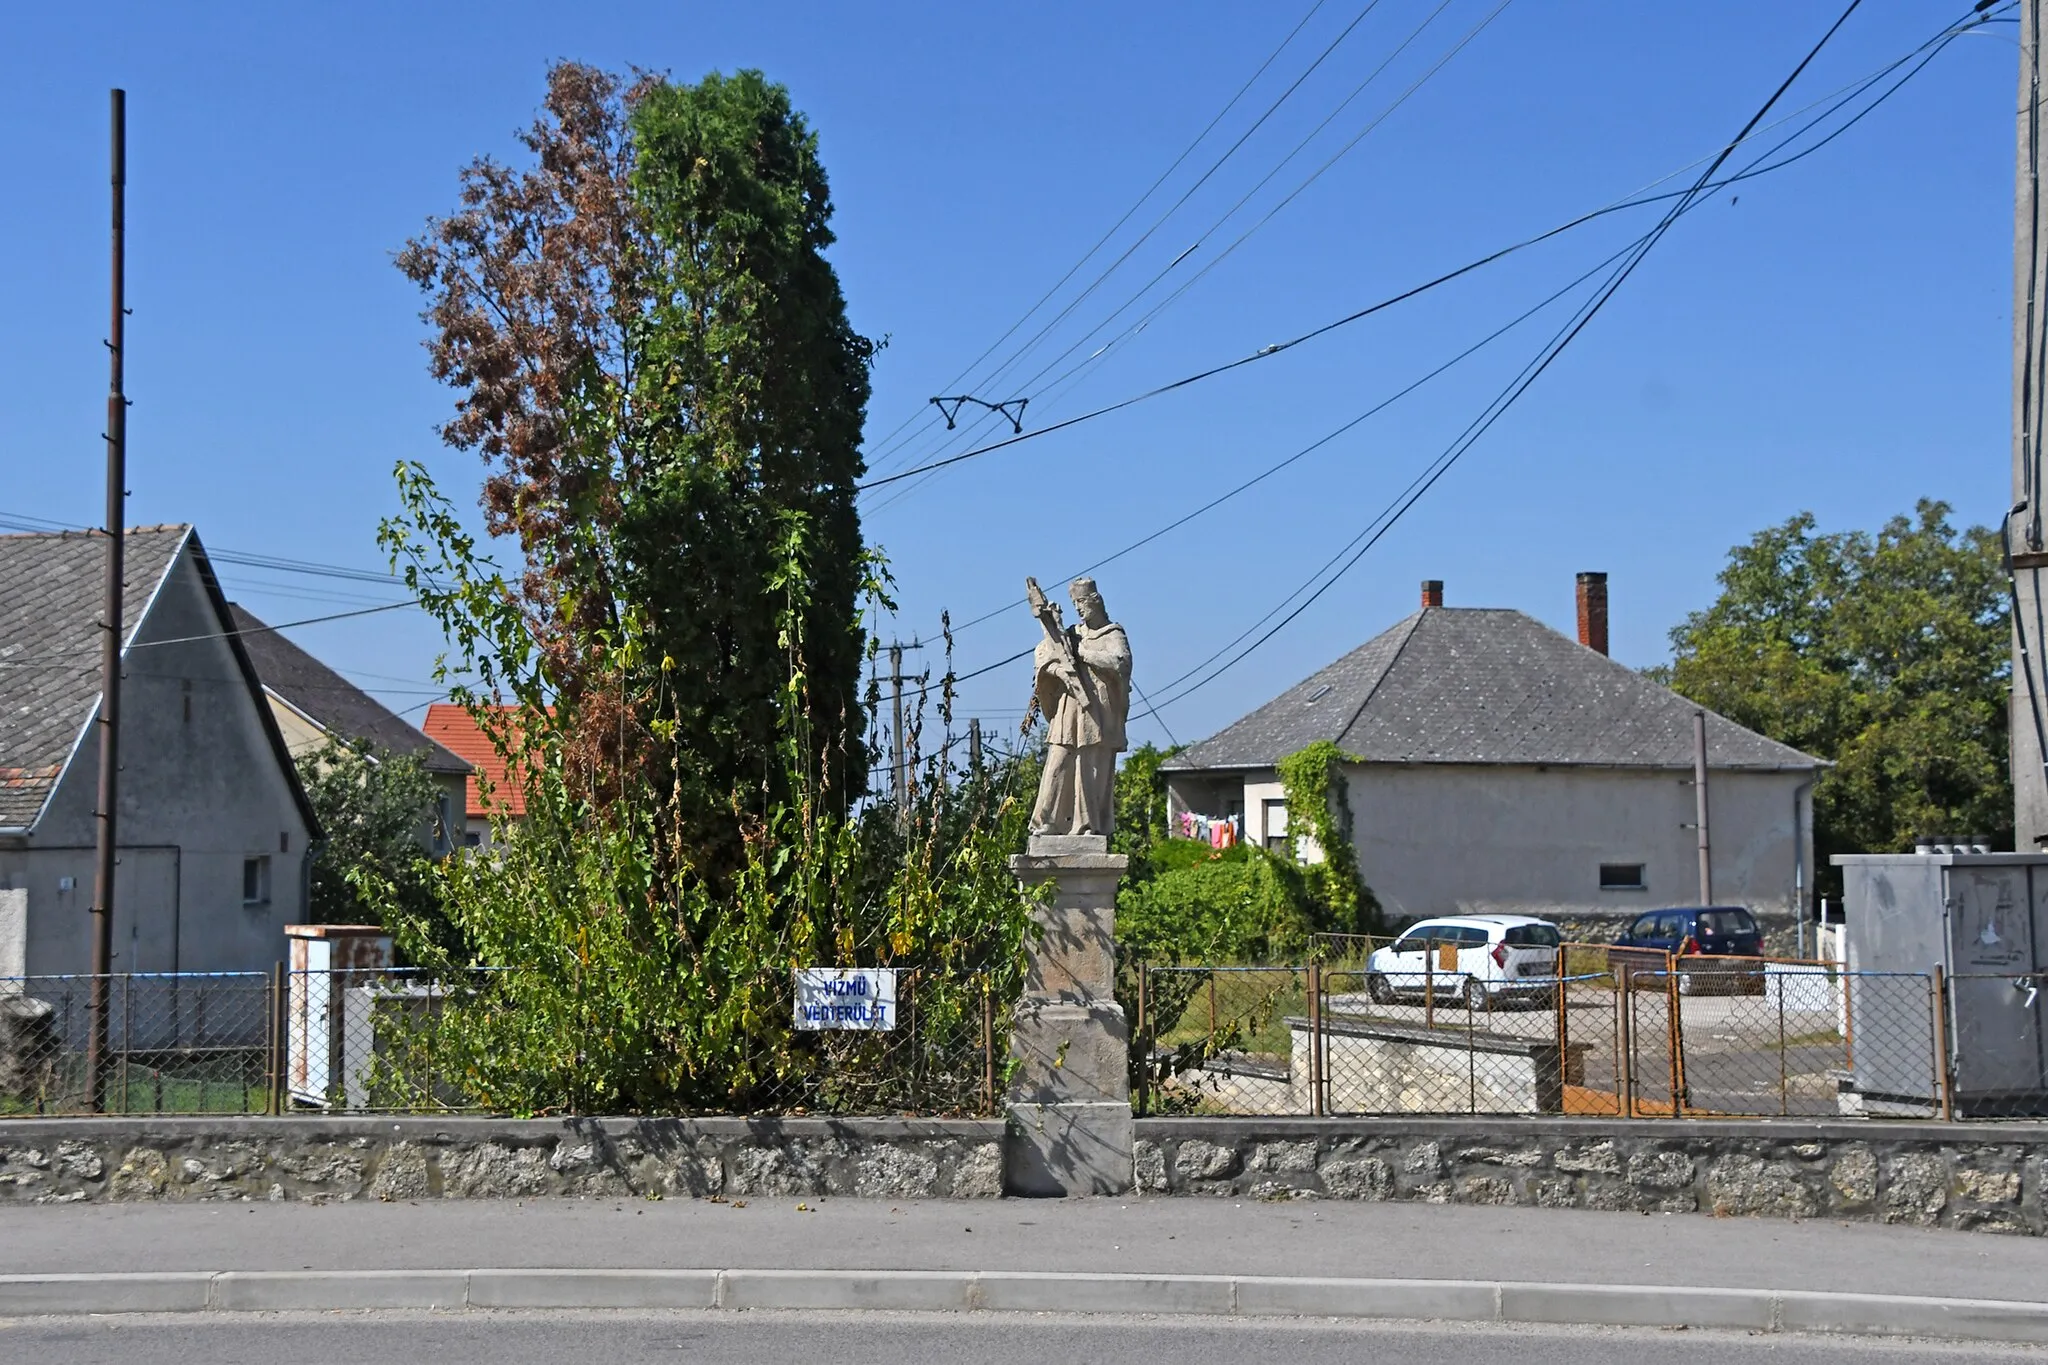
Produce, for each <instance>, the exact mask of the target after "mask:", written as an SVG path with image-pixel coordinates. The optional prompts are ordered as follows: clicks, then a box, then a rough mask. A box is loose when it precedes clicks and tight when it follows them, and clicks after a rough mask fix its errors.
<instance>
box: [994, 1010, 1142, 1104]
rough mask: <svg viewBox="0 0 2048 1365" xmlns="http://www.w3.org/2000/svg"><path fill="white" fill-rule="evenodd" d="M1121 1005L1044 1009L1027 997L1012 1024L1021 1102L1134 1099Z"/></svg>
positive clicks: (1013, 1088)
mask: <svg viewBox="0 0 2048 1365" xmlns="http://www.w3.org/2000/svg"><path fill="white" fill-rule="evenodd" d="M1127 1037H1128V1035H1127V1033H1126V1025H1125V1022H1124V1012H1123V1009H1122V1007H1120V1006H1118V1005H1115V1004H1112V1003H1109V1002H1106V1001H1097V1002H1096V1003H1094V1004H1088V1005H1041V1004H1035V1003H1033V1002H1032V1001H1030V1000H1029V999H1028V998H1027V999H1026V1001H1025V1003H1024V1004H1022V1005H1020V1006H1018V1008H1017V1012H1016V1015H1015V1016H1014V1018H1013V1019H1012V1020H1011V1024H1010V1055H1011V1056H1012V1057H1015V1058H1016V1059H1017V1061H1018V1069H1017V1072H1016V1075H1015V1077H1014V1078H1013V1079H1012V1081H1011V1084H1010V1099H1011V1100H1012V1101H1013V1102H1016V1103H1020V1104H1066V1103H1118V1104H1123V1105H1126V1106H1128V1105H1129V1104H1130V1099H1131V1082H1130V1062H1129V1058H1130V1044H1129V1042H1128V1041H1127Z"/></svg>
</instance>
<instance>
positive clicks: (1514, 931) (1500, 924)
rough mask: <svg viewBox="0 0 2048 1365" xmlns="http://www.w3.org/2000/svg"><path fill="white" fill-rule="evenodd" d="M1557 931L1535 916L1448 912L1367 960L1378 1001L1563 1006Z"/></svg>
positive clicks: (1369, 987)
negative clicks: (1427, 998)
mask: <svg viewBox="0 0 2048 1365" xmlns="http://www.w3.org/2000/svg"><path fill="white" fill-rule="evenodd" d="M1562 941H1563V938H1562V936H1561V935H1560V934H1559V933H1558V932H1557V926H1556V925H1554V924H1552V923H1550V922H1549V921H1548V920H1541V919H1537V918H1535V917H1534V916H1531V915H1447V916H1444V917H1443V918H1441V919H1426V920H1423V921H1421V922H1419V923H1417V924H1412V925H1410V926H1409V927H1408V928H1407V930H1405V931H1404V932H1403V933H1402V935H1401V936H1400V937H1399V938H1397V939H1395V940H1394V941H1393V942H1392V943H1390V944H1388V945H1387V946H1386V947H1384V948H1381V949H1378V950H1377V951H1375V952H1374V953H1373V954H1372V956H1371V957H1369V958H1367V959H1366V963H1365V970H1366V978H1365V989H1366V993H1367V994H1368V995H1370V996H1371V997H1372V999H1373V1002H1374V1003H1375V1004H1380V1005H1391V1004H1393V1003H1395V1002H1396V1001H1398V1000H1400V999H1401V998H1402V997H1404V996H1415V997H1420V996H1423V995H1425V994H1435V995H1438V996H1450V997H1452V998H1453V999H1463V1000H1464V1002H1465V1003H1466V1005H1468V1006H1469V1007H1471V1008H1472V1009H1475V1010H1484V1009H1491V1008H1492V1007H1493V1004H1494V1002H1495V1001H1501V1000H1509V999H1516V1000H1525V1001H1530V1002H1532V1003H1537V1004H1545V1003H1550V1002H1553V1001H1555V999H1556V990H1557V945H1558V944H1559V943H1561V942H1562Z"/></svg>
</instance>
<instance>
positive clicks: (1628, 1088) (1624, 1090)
mask: <svg viewBox="0 0 2048 1365" xmlns="http://www.w3.org/2000/svg"><path fill="white" fill-rule="evenodd" d="M1635 977H1636V974H1635V973H1634V972H1632V971H1630V970H1629V967H1628V964H1627V963H1626V962H1624V963H1622V966H1621V971H1620V972H1619V973H1618V974H1617V975H1616V977H1615V983H1616V987H1617V989H1616V991H1615V993H1614V1089H1615V1092H1616V1099H1617V1100H1618V1102H1619V1107H1620V1109H1621V1116H1622V1117H1623V1118H1626V1119H1632V1118H1634V1117H1635V1116H1636V1056H1635V1054H1636V1039H1635V1022H1636V1018H1635V1016H1636V980H1635Z"/></svg>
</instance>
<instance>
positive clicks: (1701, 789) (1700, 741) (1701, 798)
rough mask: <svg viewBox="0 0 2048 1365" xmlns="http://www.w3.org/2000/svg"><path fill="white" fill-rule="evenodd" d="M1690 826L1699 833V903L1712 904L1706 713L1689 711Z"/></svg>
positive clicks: (1712, 865)
mask: <svg viewBox="0 0 2048 1365" xmlns="http://www.w3.org/2000/svg"><path fill="white" fill-rule="evenodd" d="M1692 799H1693V812H1694V815H1693V827H1694V828H1695V829H1696V830H1698V831H1699V836H1700V904H1701V905H1712V904H1713V903H1714V859H1713V855H1712V854H1711V853H1710V852H1709V851H1708V846H1707V713H1706V712H1705V711H1695V712H1693V713H1692Z"/></svg>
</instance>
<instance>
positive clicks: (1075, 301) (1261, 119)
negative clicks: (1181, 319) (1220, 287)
mask: <svg viewBox="0 0 2048 1365" xmlns="http://www.w3.org/2000/svg"><path fill="white" fill-rule="evenodd" d="M1449 3H1451V0H1442V4H1440V5H1439V10H1441V8H1442V5H1444V4H1449ZM1379 5H1380V0H1366V4H1365V6H1364V7H1363V8H1362V9H1360V10H1359V11H1358V13H1357V14H1356V15H1354V16H1353V17H1352V20H1351V22H1350V23H1348V24H1346V25H1345V26H1344V28H1343V31H1342V32H1340V33H1338V35H1337V36H1336V37H1335V38H1332V39H1331V40H1330V42H1329V43H1328V45H1327V46H1325V47H1324V48H1323V50H1322V51H1321V52H1319V53H1317V54H1316V57H1315V60H1314V61H1312V62H1310V63H1309V64H1308V66H1307V68H1306V69H1304V70H1303V71H1302V73H1301V74H1300V75H1299V76H1296V77H1295V78H1294V81H1293V83H1292V84H1290V85H1289V86H1288V87H1287V88H1286V89H1285V90H1283V91H1281V92H1280V95H1279V97H1278V98H1276V99H1275V100H1274V101H1273V102H1272V103H1271V104H1269V105H1267V106H1266V109H1265V112H1264V113H1262V114H1260V115H1259V116H1258V118H1256V119H1254V120H1253V121H1252V126H1251V127H1249V128H1247V129H1245V130H1244V132H1242V133H1240V134H1239V135H1238V138H1237V141H1235V142H1233V143H1231V144H1230V146H1229V147H1228V148H1227V149H1226V150H1225V151H1224V153H1223V155H1221V156H1219V157H1217V158H1216V160H1215V161H1213V162H1211V163H1210V165H1209V169H1207V170H1206V171H1203V172H1202V174H1201V175H1200V176H1198V177H1197V178H1196V180H1195V183H1194V184H1192V185H1190V186H1188V188H1187V189H1186V190H1184V191H1182V192H1181V196H1180V198H1178V199H1176V200H1174V202H1173V205H1172V206H1171V207H1170V208H1168V209H1167V210H1166V212H1164V213H1162V214H1160V215H1159V217H1157V218H1156V219H1154V220H1153V221H1152V225H1151V226H1150V227H1148V228H1146V229H1145V231H1144V232H1142V233H1140V234H1139V236H1138V239H1137V240H1136V241H1134V242H1132V243H1131V244H1130V245H1129V246H1127V247H1125V248H1124V251H1123V254H1122V255H1120V256H1118V257H1117V258H1116V259H1115V260H1114V261H1112V262H1110V263H1109V265H1108V266H1107V267H1106V268H1105V269H1104V270H1103V271H1102V272H1101V273H1100V274H1098V275H1097V276H1096V277H1095V278H1094V279H1093V280H1091V281H1090V282H1089V284H1088V286H1087V288H1085V289H1083V290H1082V291H1081V292H1080V293H1079V294H1076V295H1075V296H1074V297H1073V298H1072V299H1070V300H1068V302H1067V305H1066V307H1064V308H1062V309H1060V311H1059V312H1058V313H1056V314H1055V315H1054V316H1053V318H1052V319H1051V320H1050V321H1049V322H1047V323H1046V324H1045V325H1044V326H1042V327H1040V328H1039V329H1038V331H1037V332H1035V333H1033V334H1032V336H1031V339H1030V340H1028V341H1026V342H1025V343H1024V344H1023V345H1022V346H1020V347H1019V348H1018V349H1017V351H1016V352H1015V353H1014V354H1013V355H1012V356H1011V357H1010V358H1009V359H1008V360H1006V361H1004V362H1003V364H1002V365H1000V366H999V367H997V369H996V371H995V372H994V373H993V374H991V375H990V376H989V377H988V379H987V381H986V382H987V383H990V384H993V383H995V382H997V381H998V380H1000V379H1001V378H1002V376H1003V375H1004V374H1005V373H1006V372H1007V371H1008V370H1009V368H1010V367H1011V366H1012V365H1015V364H1016V363H1017V362H1018V361H1020V360H1022V359H1023V358H1024V357H1025V356H1027V355H1029V354H1030V353H1031V351H1032V349H1033V348H1034V347H1036V346H1037V345H1038V343H1039V342H1040V341H1042V340H1043V339H1044V338H1045V336H1046V334H1047V333H1049V332H1051V331H1052V329H1053V328H1055V327H1057V326H1059V325H1060V323H1062V322H1064V321H1066V319H1067V318H1068V317H1070V316H1072V314H1073V312H1074V310H1075V309H1076V308H1078V307H1080V306H1081V305H1082V304H1083V303H1085V302H1087V301H1088V298H1089V296H1090V295H1092V294H1094V292H1095V291H1096V290H1097V289H1099V288H1100V287H1101V286H1102V285H1103V284H1104V283H1106V282H1107V281H1108V280H1109V277H1110V276H1111V275H1113V274H1115V273H1116V272H1117V270H1118V269H1120V268H1121V267H1122V266H1123V264H1124V263H1125V262H1126V261H1128V260H1130V258H1131V257H1132V255H1134V254H1135V253H1136V252H1137V251H1138V249H1139V248H1141V247H1143V246H1144V245H1145V243H1146V242H1148V241H1150V240H1151V239H1152V235H1153V234H1154V233H1156V232H1157V231H1158V230H1159V229H1160V228H1161V227H1163V226H1165V224H1166V222H1167V220H1168V219H1170V218H1172V217H1173V215H1174V214H1176V213H1178V212H1180V210H1181V209H1182V208H1183V207H1185V206H1186V204H1187V202H1188V200H1190V199H1191V198H1193V197H1194V196H1195V194H1196V193H1197V192H1198V191H1199V190H1200V189H1201V188H1202V186H1204V185H1206V184H1208V183H1209V180H1210V178H1211V177H1213V176H1214V175H1215V174H1216V172H1218V171H1220V170H1222V169H1223V166H1224V164H1225V163H1226V162H1228V161H1229V160H1230V158H1231V157H1233V156H1235V155H1236V154H1237V152H1238V150H1239V149H1240V148H1242V147H1243V146H1244V144H1245V143H1246V142H1248V141H1250V140H1251V138H1252V136H1253V134H1255V133H1257V132H1258V131H1259V129H1261V128H1263V127H1264V126H1265V125H1266V121H1267V120H1268V119H1270V118H1272V117H1273V115H1274V114H1275V113H1277V112H1279V110H1280V107H1281V106H1282V105H1284V104H1286V103H1287V101H1288V100H1289V99H1291V98H1292V97H1293V95H1294V93H1295V92H1296V91H1297V90H1299V89H1301V87H1302V84H1303V82H1305V81H1307V80H1308V78H1309V77H1310V76H1312V75H1314V74H1315V73H1316V71H1317V69H1318V68H1319V67H1321V66H1322V64H1323V63H1324V62H1325V61H1327V60H1328V59H1329V57H1330V55H1331V54H1332V53H1334V52H1335V51H1336V50H1337V49H1338V48H1339V47H1340V46H1342V45H1343V42H1344V40H1345V39H1347V38H1349V37H1350V36H1351V34H1352V32H1353V30H1355V29H1356V28H1357V27H1358V26H1359V25H1360V24H1361V23H1363V22H1365V19H1366V17H1367V16H1368V15H1370V14H1371V13H1372V12H1373V11H1374V10H1375V9H1377V8H1379ZM1404 46H1405V45H1404ZM1390 60H1391V59H1390ZM1197 245H1199V243H1197ZM1188 250H1189V251H1192V250H1194V248H1193V247H1190V248H1188ZM1186 255H1187V252H1186V251H1183V252H1182V253H1181V254H1180V256H1178V257H1176V258H1175V259H1176V260H1177V261H1178V260H1180V259H1183V258H1185V257H1186ZM1169 268H1171V267H1169Z"/></svg>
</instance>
